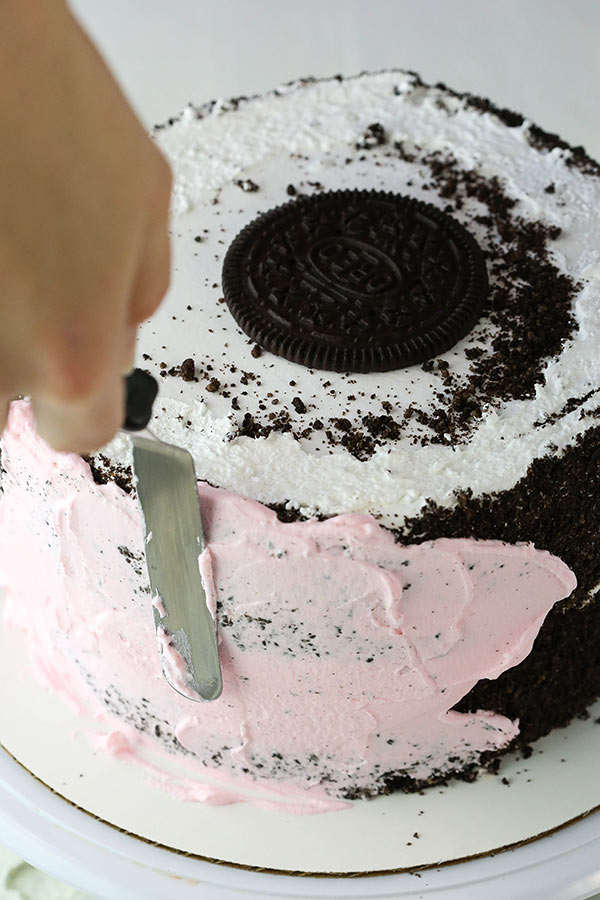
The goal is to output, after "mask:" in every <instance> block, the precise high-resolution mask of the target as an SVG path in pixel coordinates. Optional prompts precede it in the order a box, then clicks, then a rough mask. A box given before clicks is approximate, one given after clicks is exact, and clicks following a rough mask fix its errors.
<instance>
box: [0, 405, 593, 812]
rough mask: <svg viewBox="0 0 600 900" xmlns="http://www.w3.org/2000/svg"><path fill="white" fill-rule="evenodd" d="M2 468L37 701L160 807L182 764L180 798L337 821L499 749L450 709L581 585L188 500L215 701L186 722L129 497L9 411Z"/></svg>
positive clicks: (490, 554)
mask: <svg viewBox="0 0 600 900" xmlns="http://www.w3.org/2000/svg"><path fill="white" fill-rule="evenodd" d="M3 465H4V467H5V470H6V474H5V476H4V482H3V483H4V491H5V496H4V498H3V502H2V504H0V580H1V583H2V585H3V586H4V587H5V589H6V592H7V599H6V606H5V614H4V622H5V625H7V626H9V627H10V626H12V627H15V626H16V627H20V628H23V629H25V630H26V631H27V632H28V634H29V636H30V640H31V647H32V654H33V657H34V659H35V660H36V666H35V667H36V671H37V672H38V674H40V675H41V677H42V678H43V682H44V684H45V685H46V686H47V687H49V688H50V689H51V690H53V691H55V692H56V693H57V694H59V695H60V696H61V697H63V698H64V699H65V700H66V701H67V702H70V703H72V704H75V705H76V709H77V711H78V712H79V713H82V712H87V713H88V714H91V715H93V716H94V718H95V721H96V723H97V725H98V727H101V728H102V729H103V730H104V732H105V737H98V735H97V734H96V737H95V738H94V740H95V741H96V742H99V744H98V745H99V746H102V747H103V748H104V749H105V750H106V751H107V752H110V753H113V754H115V755H117V756H120V757H123V758H128V759H130V760H132V761H137V762H139V764H140V765H142V766H144V767H145V768H146V769H147V770H148V771H149V772H151V773H154V776H155V777H156V778H158V779H159V781H160V783H161V785H162V786H163V787H165V789H170V787H169V785H170V776H169V774H168V764H169V760H170V759H171V758H172V754H173V752H177V751H178V752H179V753H180V754H182V761H183V763H184V764H185V766H186V767H187V773H186V775H185V777H182V776H177V777H175V776H173V779H172V787H173V791H174V792H175V794H176V795H177V796H182V797H183V796H185V797H186V799H190V800H206V801H209V802H210V801H211V800H212V801H214V802H224V800H225V799H227V798H229V799H240V798H241V797H242V796H243V797H244V799H248V796H247V793H246V792H247V791H248V789H249V788H251V787H253V786H254V787H256V786H257V785H258V787H259V788H260V787H261V785H264V786H265V788H266V789H267V791H269V790H271V789H272V790H273V792H274V793H273V794H272V795H271V798H270V800H269V799H268V798H267V800H265V798H264V797H263V798H262V800H261V801H260V802H273V803H274V802H277V803H279V804H281V803H282V802H283V803H288V804H290V805H291V807H292V808H293V809H295V810H296V809H298V808H300V807H301V808H303V809H305V810H323V809H329V808H337V807H338V806H339V796H340V795H343V794H344V793H347V792H353V791H360V790H370V789H373V787H374V786H375V787H376V786H377V784H378V783H380V781H381V779H383V778H384V776H385V775H386V773H402V774H405V775H409V776H410V777H412V778H415V779H417V780H425V779H427V778H429V777H430V776H432V775H438V774H440V773H444V772H448V771H451V770H453V769H456V768H462V767H463V766H464V765H468V764H470V763H474V762H476V761H477V760H478V758H479V756H480V754H481V753H482V752H484V751H485V750H497V749H499V748H502V747H505V746H507V745H508V744H509V743H510V741H511V740H512V739H513V738H514V737H515V735H517V734H518V723H517V722H513V721H511V720H509V719H507V718H506V717H504V716H501V715H497V714H494V713H491V712H486V711H483V710H482V711H478V712H475V713H470V714H464V713H457V712H455V711H453V710H452V707H453V706H454V705H455V704H456V703H457V702H458V701H459V700H460V699H461V698H462V697H463V696H464V695H465V694H466V693H468V691H469V690H470V689H471V688H472V687H473V685H474V684H475V683H476V682H477V681H478V680H480V679H481V678H496V677H497V676H498V675H499V674H500V673H501V672H503V671H505V670H506V669H507V668H509V667H510V666H513V665H516V664H518V663H519V662H520V661H521V660H522V659H524V658H525V656H526V655H527V654H528V653H529V651H530V649H531V646H532V643H533V641H534V639H535V636H536V635H537V633H538V631H539V628H540V626H541V624H542V622H543V620H544V617H545V616H546V614H547V613H548V611H549V610H550V609H551V607H552V606H553V604H554V603H555V602H557V601H559V600H561V599H562V598H564V597H566V596H568V594H569V593H570V592H571V591H572V590H573V589H574V587H575V583H576V582H575V577H574V575H573V573H572V572H571V571H570V569H569V568H568V567H567V566H566V565H565V564H564V563H562V562H561V561H560V560H558V559H556V558H555V557H553V556H551V555H550V554H549V553H547V552H545V551H538V550H536V549H535V548H534V547H533V546H531V545H527V544H522V545H518V546H510V545H507V544H504V543H501V542H497V541H476V540H461V539H460V540H459V539H453V540H451V539H442V540H438V541H433V542H428V543H424V544H420V545H415V546H403V545H401V544H398V543H397V542H395V540H394V538H393V536H392V535H391V534H390V532H389V531H387V530H386V529H384V528H382V527H381V526H380V525H379V524H378V523H377V522H376V521H375V520H374V519H373V518H372V517H370V516H364V515H352V514H350V515H341V516H335V517H333V518H331V519H328V520H326V521H324V522H318V521H314V520H313V521H309V522H303V523H294V524H284V523H282V522H280V521H279V520H278V519H277V517H276V516H275V514H274V513H273V512H272V511H271V510H269V509H267V508H265V507H264V506H262V505H261V504H260V503H258V502H256V501H252V500H248V499H245V498H243V497H240V496H239V495H235V494H232V493H230V492H227V491H224V490H222V489H218V488H212V487H209V486H208V485H200V487H199V492H200V502H201V509H202V516H203V523H204V529H205V536H206V541H207V547H206V550H205V551H204V553H203V554H202V556H201V557H200V564H201V571H202V575H203V580H204V582H205V585H206V588H207V591H208V595H209V598H210V601H211V604H212V605H213V608H215V609H216V614H217V620H218V622H219V641H220V656H221V662H222V669H223V680H224V690H223V694H222V696H221V697H220V698H219V699H218V700H217V701H214V702H211V703H202V704H199V703H192V702H190V701H188V700H186V699H185V698H184V697H181V696H179V695H178V694H177V693H175V692H174V691H173V690H172V689H171V688H170V687H169V686H168V685H167V683H166V681H165V679H164V677H163V675H162V671H161V664H160V654H159V646H158V642H157V636H156V633H155V628H154V617H153V609H152V597H151V593H150V589H149V586H148V580H147V576H146V572H145V563H144V557H143V550H144V539H143V533H142V525H141V518H140V515H139V511H138V509H137V505H136V502H135V499H134V498H133V497H132V496H130V495H126V494H124V493H123V492H122V491H121V490H119V489H118V488H117V487H116V486H115V485H114V484H107V485H98V484H96V483H95V482H94V481H93V479H92V477H91V474H90V471H89V468H88V466H87V465H86V464H85V463H84V462H83V460H81V459H80V458H79V457H78V456H76V455H74V454H57V453H54V452H53V451H52V450H51V449H50V448H49V447H47V445H45V444H44V443H43V442H42V441H41V440H40V439H39V438H38V437H37V435H36V434H35V429H34V422H33V415H32V412H31V409H30V407H29V405H28V404H27V403H26V402H25V401H19V402H15V403H13V405H12V409H11V413H10V417H9V422H8V426H7V429H6V431H5V434H4V439H3ZM131 726H135V728H133V727H131ZM149 746H150V747H152V749H153V752H154V753H155V754H156V753H157V752H158V753H159V754H160V753H162V754H163V756H164V762H165V766H164V767H162V768H161V764H160V759H159V762H158V763H157V762H156V760H155V761H154V762H152V761H151V760H149V759H148V747H149ZM207 767H208V768H207ZM157 771H158V773H159V774H157ZM213 775H214V779H213V782H214V783H213V786H212V787H211V778H213ZM207 776H208V783H206V779H207ZM215 779H216V782H215ZM198 782H200V785H199V784H198ZM215 784H216V786H215ZM257 802H258V801H257Z"/></svg>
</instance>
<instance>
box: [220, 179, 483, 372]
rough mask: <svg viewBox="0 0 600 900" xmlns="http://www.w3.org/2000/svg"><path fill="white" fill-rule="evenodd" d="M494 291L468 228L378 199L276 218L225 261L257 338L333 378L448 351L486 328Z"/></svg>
mask: <svg viewBox="0 0 600 900" xmlns="http://www.w3.org/2000/svg"><path fill="white" fill-rule="evenodd" d="M487 288H488V280H487V272H486V266H485V260H484V257H483V254H482V252H481V249H480V248H479V245H478V244H477V242H476V241H475V239H474V238H473V237H472V235H471V234H469V232H468V231H467V230H466V229H465V228H464V227H463V226H462V225H460V224H459V222H457V221H456V220H455V219H453V218H452V217H451V216H449V215H447V214H446V213H443V212H442V211H441V210H439V209H437V208H436V207H434V206H431V205H430V204H428V203H422V202H420V201H418V200H414V199H413V198H411V197H405V196H403V195H401V194H393V193H385V192H381V191H335V192H330V193H319V194H315V195H313V196H310V197H301V198H299V199H296V200H292V201H290V202H289V203H286V204H284V205H283V206H279V207H277V208H275V209H272V210H269V211H268V212H266V213H264V214H262V215H260V216H258V218H256V219H254V220H253V221H252V222H251V223H250V224H249V225H248V226H246V228H244V229H243V231H241V232H240V233H239V234H238V236H237V237H236V238H235V240H234V241H233V243H232V244H231V245H230V247H229V249H228V251H227V254H226V256H225V260H224V263H223V292H224V295H225V300H226V301H227V304H228V306H229V309H230V311H231V313H232V315H233V317H234V318H235V320H236V321H237V323H238V325H239V326H240V327H241V328H242V329H243V330H244V331H245V332H246V334H247V335H248V336H249V337H250V338H251V339H252V340H253V341H256V343H257V344H260V345H261V346H262V347H263V348H265V349H266V350H269V351H270V352H271V353H274V354H276V355H277V356H283V357H285V358H286V359H289V360H292V361H293V362H296V363H300V364H301V365H304V366H309V367H311V368H315V369H326V370H330V371H336V372H383V371H389V370H391V369H399V368H402V367H405V366H410V365H415V364H417V363H422V362H424V361H425V360H427V359H430V358H432V357H434V356H437V355H438V354H440V353H443V352H445V351H446V350H449V349H450V347H452V346H453V345H454V344H455V343H456V342H457V341H458V340H460V338H462V337H464V335H465V334H467V333H468V332H469V331H470V330H471V328H472V327H473V325H474V324H475V323H476V321H477V320H478V318H479V316H480V314H481V308H482V304H483V301H484V300H485V297H486V294H487Z"/></svg>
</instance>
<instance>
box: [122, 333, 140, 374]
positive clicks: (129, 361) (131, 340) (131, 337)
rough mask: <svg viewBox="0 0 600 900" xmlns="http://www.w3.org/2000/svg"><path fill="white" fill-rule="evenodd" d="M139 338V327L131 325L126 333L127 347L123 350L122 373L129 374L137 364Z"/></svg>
mask: <svg viewBox="0 0 600 900" xmlns="http://www.w3.org/2000/svg"><path fill="white" fill-rule="evenodd" d="M136 339H137V328H134V327H129V328H127V329H126V333H125V347H124V350H123V364H122V367H121V374H122V375H128V374H129V373H130V372H131V370H132V369H133V367H134V365H135V342H136Z"/></svg>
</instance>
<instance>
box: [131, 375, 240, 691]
mask: <svg viewBox="0 0 600 900" xmlns="http://www.w3.org/2000/svg"><path fill="white" fill-rule="evenodd" d="M144 378H147V379H150V381H144ZM155 385H156V382H154V379H153V378H152V376H150V375H147V373H145V372H141V374H140V370H136V371H135V372H134V373H132V375H130V376H128V402H127V411H128V416H127V421H126V423H125V427H126V428H127V429H128V430H133V431H136V430H140V429H142V428H144V427H145V426H146V425H147V423H148V421H149V419H150V412H151V407H152V402H153V400H154V397H155V396H156V387H155ZM148 399H149V407H150V409H149V410H148V408H147V407H148ZM147 435H149V433H148V432H146V433H145V435H140V434H136V433H133V434H132V433H130V437H131V440H132V442H133V465H134V471H135V479H136V486H137V494H138V499H139V503H140V506H141V509H142V512H143V520H144V531H145V538H146V543H145V551H146V564H147V567H148V575H149V577H150V586H151V589H152V594H153V597H154V598H155V603H154V620H155V624H156V629H157V634H158V637H159V643H160V646H161V648H162V666H163V673H164V675H165V678H166V679H167V681H168V682H169V684H170V685H171V687H172V688H173V689H174V690H176V691H177V692H178V693H180V694H183V696H185V697H187V698H188V699H200V698H202V699H204V700H216V699H217V697H219V696H220V694H221V691H222V689H223V681H222V675H221V666H220V662H219V652H218V647H217V636H216V626H215V622H214V620H213V617H212V616H211V614H210V611H209V609H208V606H207V602H206V592H205V590H204V585H203V584H202V578H201V576H200V569H199V564H198V558H199V556H200V554H201V553H202V551H203V550H204V538H203V532H202V519H201V516H200V503H199V500H198V490H197V485H196V473H195V470H194V461H193V459H192V457H191V455H190V454H189V453H188V452H187V450H183V449H182V448H180V447H174V446H172V445H171V444H166V443H164V442H162V441H159V440H157V439H155V438H154V437H153V436H152V435H149V436H147ZM194 694H197V695H199V696H198V697H195V696H194Z"/></svg>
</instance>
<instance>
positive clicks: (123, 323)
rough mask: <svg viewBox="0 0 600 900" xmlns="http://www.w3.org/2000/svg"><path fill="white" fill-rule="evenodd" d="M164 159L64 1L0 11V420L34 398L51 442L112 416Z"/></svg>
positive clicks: (152, 272)
mask: <svg viewBox="0 0 600 900" xmlns="http://www.w3.org/2000/svg"><path fill="white" fill-rule="evenodd" d="M170 188H171V176H170V171H169V168H168V165H167V163H166V162H165V160H164V159H163V157H162V156H161V155H160V153H159V151H158V150H157V149H156V147H155V145H154V144H153V142H152V141H151V139H150V138H149V137H148V136H147V134H146V132H145V131H144V129H143V127H142V126H141V125H140V123H139V122H138V120H137V119H136V117H135V115H134V114H133V112H132V111H131V109H130V107H129V106H128V104H127V102H126V101H125V99H124V97H123V95H122V93H121V91H120V90H119V87H118V86H117V84H116V83H115V81H114V79H113V78H112V76H111V74H110V73H109V71H108V69H107V68H106V66H105V64H104V63H103V61H102V60H101V58H100V57H99V55H98V53H97V51H96V50H95V48H94V47H93V45H92V44H91V43H90V41H89V39H88V38H87V37H86V35H85V34H84V33H83V31H82V30H81V28H80V27H79V26H78V24H77V23H76V22H75V20H74V19H73V17H72V16H71V14H70V12H69V10H68V8H67V7H66V5H65V4H64V3H63V2H62V0H3V2H2V4H1V6H0V429H1V428H2V427H3V426H4V423H5V420H6V414H7V410H8V405H9V401H10V399H11V398H13V397H15V396H17V395H30V396H31V397H32V399H33V402H34V405H35V410H36V417H37V423H38V431H39V433H40V434H41V435H42V437H44V438H45V439H46V440H47V441H48V442H49V443H51V444H52V445H53V446H54V447H55V448H56V449H58V450H73V451H77V452H81V453H84V452H89V451H91V450H93V449H96V448H97V447H99V446H101V445H102V444H104V443H106V442H107V441H108V440H109V439H110V438H111V437H112V436H113V434H114V433H115V432H116V430H117V429H118V428H119V426H120V424H121V422H122V419H123V403H124V389H123V378H122V376H123V373H124V372H125V371H127V370H128V369H129V368H130V367H131V365H132V363H133V352H134V343H135V333H136V327H137V325H138V324H139V323H140V322H142V321H143V320H144V319H146V318H147V317H148V316H150V315H151V314H152V313H153V312H154V310H155V309H156V307H157V306H158V304H159V303H160V300H161V299H162V297H163V295H164V293H165V291H166V289H167V286H168V281H169V238H168V208H169V196H170Z"/></svg>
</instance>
